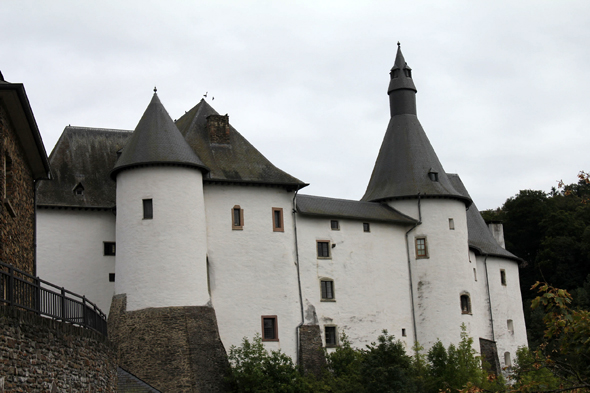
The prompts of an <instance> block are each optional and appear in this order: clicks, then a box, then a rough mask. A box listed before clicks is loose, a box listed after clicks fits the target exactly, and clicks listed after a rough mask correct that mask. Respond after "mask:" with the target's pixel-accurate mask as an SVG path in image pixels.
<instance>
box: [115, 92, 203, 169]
mask: <svg viewBox="0 0 590 393" xmlns="http://www.w3.org/2000/svg"><path fill="white" fill-rule="evenodd" d="M158 164H164V165H170V164H173V165H183V166H188V167H196V168H199V169H202V170H207V167H206V166H205V165H204V164H203V162H202V161H201V160H200V159H199V157H198V156H197V154H195V152H194V151H193V150H192V149H191V147H190V146H189V145H188V144H187V143H186V141H185V140H184V138H183V137H182V135H181V134H180V132H179V131H178V128H176V125H175V124H174V122H173V121H172V119H171V118H170V115H168V112H166V109H165V108H164V105H162V103H161V102H160V99H159V98H158V95H157V94H156V93H154V95H153V97H152V100H151V102H150V103H149V105H148V107H147V109H146V110H145V112H144V114H143V116H142V117H141V120H139V123H138V124H137V127H136V128H135V131H134V132H133V135H132V136H131V138H130V139H129V141H128V142H127V144H126V145H125V147H124V148H123V151H122V152H121V156H120V157H119V159H118V160H117V163H116V164H115V167H114V168H113V170H112V171H111V177H112V178H113V179H115V178H116V176H117V173H119V172H120V171H122V170H125V169H129V168H134V167H138V166H144V165H158Z"/></svg>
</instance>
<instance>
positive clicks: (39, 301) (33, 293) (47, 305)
mask: <svg viewBox="0 0 590 393" xmlns="http://www.w3.org/2000/svg"><path fill="white" fill-rule="evenodd" d="M0 305H8V306H13V307H18V308H22V309H25V310H27V311H32V312H35V313H37V314H40V315H44V316H48V317H51V318H53V319H57V320H60V321H63V322H68V323H71V324H74V325H78V326H82V327H85V328H88V329H92V330H96V331H97V332H99V333H102V334H103V335H105V336H106V335H107V319H106V315H105V314H104V313H103V312H102V311H101V310H100V309H99V308H98V307H96V304H94V303H92V302H91V301H89V300H88V299H86V297H85V296H80V295H78V294H75V293H73V292H70V291H68V290H66V289H64V288H63V287H58V286H57V285H53V284H52V283H50V282H47V281H45V280H41V279H40V278H39V277H35V276H32V275H30V274H27V273H25V272H23V271H22V270H19V269H16V268H15V267H13V266H11V265H7V264H5V263H3V262H0Z"/></svg>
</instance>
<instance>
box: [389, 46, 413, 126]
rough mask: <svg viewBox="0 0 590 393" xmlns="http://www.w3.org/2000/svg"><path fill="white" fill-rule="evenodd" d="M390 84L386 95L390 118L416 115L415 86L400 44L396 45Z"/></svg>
mask: <svg viewBox="0 0 590 393" xmlns="http://www.w3.org/2000/svg"><path fill="white" fill-rule="evenodd" d="M389 75H390V76H391V82H389V88H388V89H387V94H388V95H389V110H390V112H391V117H393V116H396V115H405V114H407V115H415V114H416V92H417V90H416V86H414V81H413V80H412V69H411V68H410V67H409V66H408V63H406V60H405V59H404V55H403V54H402V49H401V46H400V43H399V42H398V43H397V55H396V56H395V63H394V65H393V68H391V71H390V72H389Z"/></svg>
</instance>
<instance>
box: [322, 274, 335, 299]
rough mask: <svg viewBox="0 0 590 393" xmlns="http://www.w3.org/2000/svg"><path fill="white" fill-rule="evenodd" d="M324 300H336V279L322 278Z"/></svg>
mask: <svg viewBox="0 0 590 393" xmlns="http://www.w3.org/2000/svg"><path fill="white" fill-rule="evenodd" d="M321 293H322V300H334V281H333V280H328V279H324V280H321Z"/></svg>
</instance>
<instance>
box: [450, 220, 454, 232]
mask: <svg viewBox="0 0 590 393" xmlns="http://www.w3.org/2000/svg"><path fill="white" fill-rule="evenodd" d="M449 229H450V230H451V231H454V230H455V220H453V219H452V218H449Z"/></svg>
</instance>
